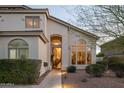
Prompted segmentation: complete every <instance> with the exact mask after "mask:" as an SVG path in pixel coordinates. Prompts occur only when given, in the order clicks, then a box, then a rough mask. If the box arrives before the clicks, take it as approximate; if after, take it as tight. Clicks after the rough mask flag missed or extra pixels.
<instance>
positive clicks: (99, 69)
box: [85, 64, 105, 77]
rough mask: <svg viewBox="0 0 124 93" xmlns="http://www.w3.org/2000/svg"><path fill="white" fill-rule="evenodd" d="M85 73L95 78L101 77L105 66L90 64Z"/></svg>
mask: <svg viewBox="0 0 124 93" xmlns="http://www.w3.org/2000/svg"><path fill="white" fill-rule="evenodd" d="M85 70H86V72H87V73H88V74H90V75H92V76H95V77H101V76H102V75H103V73H104V72H105V66H104V65H101V64H91V65H88V66H87V67H86V69H85Z"/></svg>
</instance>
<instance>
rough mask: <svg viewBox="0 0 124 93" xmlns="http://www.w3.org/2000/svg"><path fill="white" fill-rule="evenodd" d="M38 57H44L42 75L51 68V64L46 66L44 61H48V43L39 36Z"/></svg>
mask: <svg viewBox="0 0 124 93" xmlns="http://www.w3.org/2000/svg"><path fill="white" fill-rule="evenodd" d="M38 59H42V66H41V70H40V75H42V74H43V73H45V72H46V71H48V70H49V66H48V67H44V62H48V56H47V43H46V44H44V43H43V42H42V41H41V39H40V38H38ZM48 64H49V63H48Z"/></svg>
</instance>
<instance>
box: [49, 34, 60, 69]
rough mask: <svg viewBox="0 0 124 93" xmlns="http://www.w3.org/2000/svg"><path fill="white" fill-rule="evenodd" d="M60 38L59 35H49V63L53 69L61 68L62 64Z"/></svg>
mask: <svg viewBox="0 0 124 93" xmlns="http://www.w3.org/2000/svg"><path fill="white" fill-rule="evenodd" d="M61 59H62V38H61V36H56V35H55V36H52V37H51V64H52V68H53V69H61V65H62V60H61Z"/></svg>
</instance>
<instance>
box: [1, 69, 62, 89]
mask: <svg viewBox="0 0 124 93" xmlns="http://www.w3.org/2000/svg"><path fill="white" fill-rule="evenodd" d="M61 85H62V81H61V71H60V70H52V71H51V72H50V73H49V74H48V75H47V76H46V77H45V78H44V80H43V81H42V82H41V83H40V84H39V85H8V86H7V85H6V86H4V85H0V88H61V87H62V86H61Z"/></svg>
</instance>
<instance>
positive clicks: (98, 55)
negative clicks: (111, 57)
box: [96, 52, 104, 57]
mask: <svg viewBox="0 0 124 93" xmlns="http://www.w3.org/2000/svg"><path fill="white" fill-rule="evenodd" d="M96 57H104V54H103V53H102V52H99V53H98V54H97V55H96Z"/></svg>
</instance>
